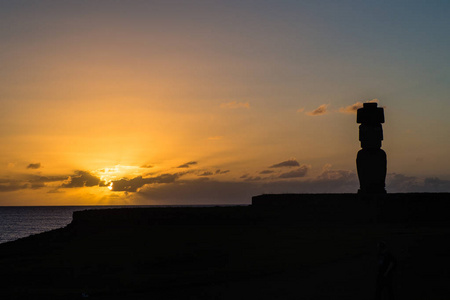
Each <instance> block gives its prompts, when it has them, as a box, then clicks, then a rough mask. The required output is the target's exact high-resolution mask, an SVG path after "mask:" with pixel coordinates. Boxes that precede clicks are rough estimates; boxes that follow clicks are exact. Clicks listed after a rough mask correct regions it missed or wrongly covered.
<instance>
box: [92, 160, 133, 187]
mask: <svg viewBox="0 0 450 300" xmlns="http://www.w3.org/2000/svg"><path fill="white" fill-rule="evenodd" d="M92 173H93V174H94V175H96V176H98V177H99V178H100V180H101V181H102V182H103V183H104V185H105V186H108V189H109V190H110V191H112V189H113V181H115V180H119V179H121V178H126V177H135V176H139V175H142V174H141V173H142V169H141V168H140V167H137V166H122V165H116V166H113V167H107V168H103V169H98V170H95V171H92Z"/></svg>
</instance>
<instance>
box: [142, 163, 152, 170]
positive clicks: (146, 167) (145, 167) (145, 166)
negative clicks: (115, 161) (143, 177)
mask: <svg viewBox="0 0 450 300" xmlns="http://www.w3.org/2000/svg"><path fill="white" fill-rule="evenodd" d="M140 168H143V169H151V168H153V165H149V164H145V165H142V166H140Z"/></svg>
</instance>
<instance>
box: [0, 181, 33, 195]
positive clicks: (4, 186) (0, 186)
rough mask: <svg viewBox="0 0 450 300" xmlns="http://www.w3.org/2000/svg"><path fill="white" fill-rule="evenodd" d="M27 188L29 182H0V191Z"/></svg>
mask: <svg viewBox="0 0 450 300" xmlns="http://www.w3.org/2000/svg"><path fill="white" fill-rule="evenodd" d="M27 188H29V184H27V183H23V182H19V181H13V180H11V181H9V182H0V192H13V191H17V190H23V189H27Z"/></svg>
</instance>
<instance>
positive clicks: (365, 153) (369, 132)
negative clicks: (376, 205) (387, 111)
mask: <svg viewBox="0 0 450 300" xmlns="http://www.w3.org/2000/svg"><path fill="white" fill-rule="evenodd" d="M356 123H358V124H361V125H360V126H359V140H360V141H361V148H362V149H361V150H359V152H358V156H357V157H356V169H357V170H358V178H359V186H360V187H359V190H358V193H359V194H385V193H386V189H385V180H386V169H387V159H386V152H384V151H383V150H382V149H381V141H382V140H383V128H382V127H381V124H382V123H384V110H383V108H382V107H377V103H373V102H369V103H364V105H363V107H362V108H360V109H358V113H357V117H356Z"/></svg>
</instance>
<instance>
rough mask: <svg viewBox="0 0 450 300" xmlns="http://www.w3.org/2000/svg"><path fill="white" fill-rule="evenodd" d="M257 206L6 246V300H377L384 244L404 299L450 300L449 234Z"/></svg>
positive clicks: (100, 223) (96, 222) (93, 228)
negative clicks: (274, 212)
mask: <svg viewBox="0 0 450 300" xmlns="http://www.w3.org/2000/svg"><path fill="white" fill-rule="evenodd" d="M252 209H254V208H252V207H251V206H248V207H242V206H241V207H239V206H237V207H214V208H145V209H143V208H130V209H115V210H99V211H86V212H80V213H75V216H74V221H73V222H72V224H70V225H69V226H67V227H66V228H63V229H58V230H54V231H51V232H47V233H43V234H39V235H35V236H32V237H29V238H25V239H21V240H18V241H15V242H10V243H6V244H2V245H0V287H1V288H0V299H40V298H42V299H79V298H82V297H83V294H84V296H89V298H90V299H374V290H375V278H376V271H377V248H376V245H377V242H378V241H380V240H384V241H386V242H387V243H388V245H389V246H390V248H391V252H392V253H393V254H394V256H395V257H396V258H397V260H398V264H397V267H396V269H395V286H396V296H397V297H396V299H421V300H422V299H450V242H449V241H450V226H449V225H448V224H444V223H442V222H441V223H440V224H436V223H430V222H428V223H422V224H419V223H416V224H414V223H409V224H405V223H403V224H402V223H398V224H387V223H380V222H372V221H371V222H366V223H361V222H357V223H351V222H337V221H335V222H329V223H327V222H323V221H322V222H311V221H309V222H302V221H301V220H295V219H292V217H290V218H289V219H285V218H283V217H282V216H281V217H280V216H278V217H273V218H271V217H270V214H267V213H264V214H258V213H256V212H255V211H254V210H252Z"/></svg>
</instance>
